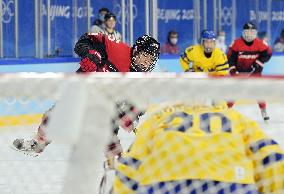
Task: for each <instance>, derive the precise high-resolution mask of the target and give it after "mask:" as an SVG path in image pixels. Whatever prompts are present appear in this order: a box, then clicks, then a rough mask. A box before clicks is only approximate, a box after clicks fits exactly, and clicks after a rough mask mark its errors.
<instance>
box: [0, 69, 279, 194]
mask: <svg viewBox="0 0 284 194" xmlns="http://www.w3.org/2000/svg"><path fill="white" fill-rule="evenodd" d="M283 85H284V79H282V78H275V77H274V78H261V79H260V78H250V79H249V78H210V77H209V78H208V77H207V76H206V75H205V74H198V73H195V74H191V73H188V74H171V73H163V74H139V73H131V74H123V75H122V74H112V73H108V74H106V73H103V74H99V73H98V74H88V75H64V74H52V73H49V74H33V73H26V74H18V75H2V76H1V80H0V172H1V176H0V193H1V194H44V193H46V194H59V193H64V194H78V193H81V194H89V193H159V194H164V193H196V194H199V193H209V194H210V193H212V194H213V193H226V194H227V193H242V194H243V193H258V192H259V193H284V190H283V188H284V164H283V162H284V155H283V149H284V117H283V116H284V99H283V96H284V87H283ZM227 102H233V104H234V106H233V107H232V108H230V109H228V108H227ZM257 102H259V104H260V105H258V104H257ZM264 102H265V103H266V106H267V107H266V111H267V112H266V113H267V115H266V116H269V117H270V119H269V120H267V121H264V119H263V116H265V115H264V113H265V112H263V111H261V109H260V108H259V107H258V106H260V107H261V108H262V110H263V109H264V108H265V104H264ZM263 104H264V105H263ZM44 115H45V116H46V115H47V116H48V122H46V125H45V126H44V127H43V128H44V132H45V134H46V139H48V140H51V143H50V144H49V145H48V146H46V147H45V149H44V151H43V152H42V153H39V154H37V155H34V156H37V157H31V156H29V155H27V154H26V152H25V151H23V150H17V148H16V149H15V146H14V145H13V141H14V140H15V139H24V140H29V139H33V138H35V137H36V135H35V134H36V132H37V130H38V128H39V126H40V125H41V124H42V123H41V122H42V121H43V116H44ZM44 122H45V120H44ZM131 122H132V123H131ZM131 127H133V128H135V131H134V132H133V131H131V129H132V128H131ZM114 133H115V134H116V135H117V137H118V139H120V144H121V146H122V149H123V153H122V154H121V156H120V157H117V156H116V157H114V158H113V157H110V155H109V152H107V151H106V150H107V148H108V149H109V151H110V150H111V151H113V149H112V147H111V146H110V145H112V144H111V139H112V140H113V138H114V137H115V136H114ZM46 139H45V140H46ZM116 143H118V141H116ZM114 145H116V144H115V143H114ZM33 151H34V150H33V147H31V150H29V151H28V153H30V152H33ZM110 153H112V152H110Z"/></svg>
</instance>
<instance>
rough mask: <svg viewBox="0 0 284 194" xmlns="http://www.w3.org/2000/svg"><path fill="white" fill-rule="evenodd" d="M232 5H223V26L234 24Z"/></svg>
mask: <svg viewBox="0 0 284 194" xmlns="http://www.w3.org/2000/svg"><path fill="white" fill-rule="evenodd" d="M232 13H233V9H232V7H230V8H229V7H223V8H222V10H221V25H222V26H231V25H232V15H233V14H232Z"/></svg>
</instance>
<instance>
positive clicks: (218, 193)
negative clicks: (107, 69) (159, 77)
mask: <svg viewBox="0 0 284 194" xmlns="http://www.w3.org/2000/svg"><path fill="white" fill-rule="evenodd" d="M143 117H145V118H144V119H143V120H144V121H143V122H142V123H141V124H139V126H138V129H137V133H136V139H135V141H134V143H133V145H132V147H131V148H130V151H129V152H127V153H125V154H123V155H122V157H121V158H120V159H119V160H118V162H117V164H116V165H115V166H116V167H115V168H116V177H115V182H114V193H116V194H131V193H138V194H142V193H151V194H155V193H157V194H160V193H171V194H176V193H180V194H181V193H196V194H197V193H198V194H209V193H214V194H236V193H242V194H260V193H284V173H283V172H284V155H283V150H282V149H281V148H280V146H279V145H278V144H277V143H276V142H275V141H274V140H272V139H271V138H270V137H268V136H267V135H266V134H265V133H264V132H263V130H262V129H261V128H260V127H259V125H258V124H257V123H256V122H255V121H253V120H251V119H249V118H247V117H245V116H244V115H242V114H240V113H239V112H237V111H235V110H233V109H228V108H226V106H220V105H216V106H204V105H194V106H193V105H187V104H179V103H173V104H165V105H160V106H158V108H156V109H155V110H152V111H150V112H149V111H146V113H145V115H144V116H143Z"/></svg>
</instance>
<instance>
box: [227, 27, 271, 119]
mask: <svg viewBox="0 0 284 194" xmlns="http://www.w3.org/2000/svg"><path fill="white" fill-rule="evenodd" d="M256 36H257V28H256V26H255V24H253V23H252V22H247V23H245V25H244V26H243V33H242V37H241V38H239V39H236V40H235V41H234V42H233V44H232V45H231V46H230V48H229V51H228V61H229V64H230V74H231V75H238V74H246V75H256V76H259V75H261V72H262V70H263V67H264V63H266V62H267V61H269V59H270V58H271V56H272V50H271V48H270V47H269V46H268V45H267V43H266V42H265V41H263V40H261V39H259V38H257V37H256ZM233 104H234V103H233V102H229V103H228V106H229V107H232V106H233ZM258 105H259V108H260V110H261V115H262V117H263V119H264V120H269V116H268V114H267V111H266V103H265V102H259V103H258Z"/></svg>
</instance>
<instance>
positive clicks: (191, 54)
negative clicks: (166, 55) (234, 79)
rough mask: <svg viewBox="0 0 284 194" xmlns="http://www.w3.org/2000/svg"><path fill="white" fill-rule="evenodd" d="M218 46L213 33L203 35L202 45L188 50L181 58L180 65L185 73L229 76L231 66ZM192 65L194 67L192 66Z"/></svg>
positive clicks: (205, 32) (207, 32) (207, 31)
mask: <svg viewBox="0 0 284 194" xmlns="http://www.w3.org/2000/svg"><path fill="white" fill-rule="evenodd" d="M215 45H216V35H215V33H214V32H213V31H210V30H204V31H203V32H202V33H201V44H200V45H199V44H198V45H194V46H190V47H188V48H186V50H185V52H184V53H183V54H182V55H181V57H180V64H181V67H182V69H183V70H184V71H185V72H207V73H209V74H211V75H228V74H229V71H228V70H229V64H228V61H227V56H226V54H225V53H224V52H223V51H221V50H220V49H219V48H216V47H215ZM190 63H192V66H190Z"/></svg>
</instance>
